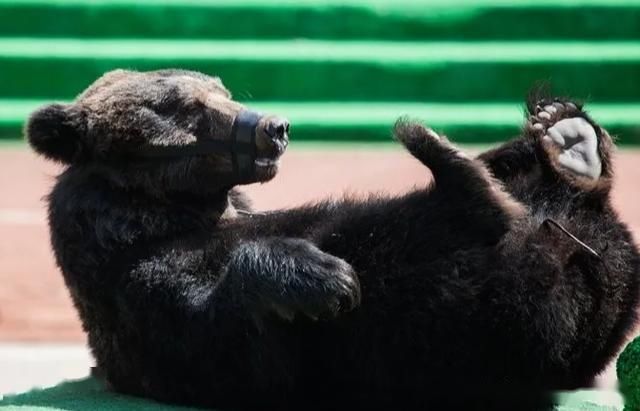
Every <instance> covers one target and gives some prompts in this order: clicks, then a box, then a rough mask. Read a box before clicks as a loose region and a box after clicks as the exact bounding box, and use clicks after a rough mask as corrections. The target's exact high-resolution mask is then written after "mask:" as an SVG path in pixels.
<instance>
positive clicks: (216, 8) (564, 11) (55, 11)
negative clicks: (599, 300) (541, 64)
mask: <svg viewBox="0 0 640 411" xmlns="http://www.w3.org/2000/svg"><path fill="white" fill-rule="evenodd" d="M638 21H640V1H638V0H590V1H579V0H544V1H541V0H482V1H471V0H463V1H459V0H458V1H448V0H427V1H424V0H423V1H417V0H368V1H362V0H285V1H273V0H160V1H156V0H142V1H140V0H115V1H114V0H106V1H103V0H98V1H86V0H36V1H32V0H26V1H24V0H0V36H40V37H74V36H83V37H118V38H122V37H139V38H166V37H173V38H209V39H210V38H218V39H231V38H237V39H240V38H245V39H251V38H259V39H284V38H313V39H388V40H408V39H414V40H417V39H422V40H426V39H429V40H434V39H436V40H468V39H476V40H501V39H591V40H599V39H609V40H612V39H619V40H622V39H627V40H632V39H638V38H639V37H640V24H638Z"/></svg>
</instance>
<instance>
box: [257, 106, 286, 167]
mask: <svg viewBox="0 0 640 411" xmlns="http://www.w3.org/2000/svg"><path fill="white" fill-rule="evenodd" d="M256 137H257V138H256V145H257V146H258V157H263V158H272V159H277V158H278V157H280V156H281V155H282V154H283V153H284V151H285V150H286V148H287V146H288V145H289V121H288V120H287V119H286V118H283V117H278V116H267V117H265V118H264V119H263V120H262V121H261V122H260V124H259V125H258V130H257V136H256Z"/></svg>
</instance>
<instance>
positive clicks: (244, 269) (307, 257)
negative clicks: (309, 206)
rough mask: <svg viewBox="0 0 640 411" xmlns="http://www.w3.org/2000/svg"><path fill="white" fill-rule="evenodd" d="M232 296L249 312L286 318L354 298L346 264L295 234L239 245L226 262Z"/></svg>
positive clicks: (356, 289) (317, 314) (344, 306)
mask: <svg viewBox="0 0 640 411" xmlns="http://www.w3.org/2000/svg"><path fill="white" fill-rule="evenodd" d="M228 281H230V284H232V285H233V290H234V295H235V296H236V297H237V298H240V299H241V301H244V305H245V306H246V307H247V308H248V309H249V311H250V312H251V314H252V315H253V316H255V317H258V318H261V317H263V316H264V315H265V314H269V313H276V314H278V315H279V316H281V317H282V318H285V319H287V320H291V319H293V318H294V317H296V316H297V315H299V314H302V315H304V316H307V317H309V318H312V319H318V318H324V317H330V316H335V315H337V314H338V313H339V312H343V311H349V310H352V309H354V308H355V307H356V306H357V305H358V304H359V303H360V283H359V282H358V277H357V275H356V273H355V272H354V270H353V268H352V267H351V265H349V264H348V263H347V262H346V261H344V260H342V259H341V258H338V257H335V256H332V255H330V254H327V253H325V252H323V251H322V250H320V249H318V248H317V247H316V246H315V245H313V244H312V243H311V242H309V241H307V240H303V239H296V238H271V239H266V240H262V241H257V242H247V243H245V244H243V245H242V246H240V247H239V248H238V249H237V250H236V252H235V253H234V256H233V258H232V260H231V263H230V269H229V278H228Z"/></svg>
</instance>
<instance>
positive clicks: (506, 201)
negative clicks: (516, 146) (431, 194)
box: [395, 121, 526, 224]
mask: <svg viewBox="0 0 640 411" xmlns="http://www.w3.org/2000/svg"><path fill="white" fill-rule="evenodd" d="M395 136H396V138H397V139H398V140H399V141H400V142H401V143H402V144H404V146H405V147H406V148H407V150H409V152H410V153H411V154H412V155H413V156H414V157H415V158H417V159H418V160H420V162H422V164H424V165H426V166H427V167H429V169H430V170H431V173H432V174H433V178H434V180H435V192H437V193H439V194H440V195H444V196H446V197H447V198H448V199H449V201H454V202H460V203H463V204H464V205H465V207H466V208H467V209H468V210H469V213H475V214H477V215H478V216H479V217H487V218H488V219H489V220H488V221H487V222H488V223H489V224H491V223H492V222H495V221H496V219H497V220H501V221H506V222H509V221H511V220H513V219H516V218H519V217H521V216H523V215H525V214H526V209H525V207H524V206H523V205H522V204H520V203H519V202H518V201H516V200H515V199H513V198H512V197H511V196H510V195H509V194H508V193H506V192H505V191H504V190H503V189H502V186H501V185H500V183H499V182H498V181H497V180H495V179H494V178H493V177H492V176H491V174H490V173H489V172H488V170H487V169H486V167H485V165H484V164H483V163H482V162H481V161H479V160H475V159H472V158H470V157H469V156H467V155H466V154H465V153H463V152H462V151H460V150H458V149H457V148H456V147H454V146H453V145H452V144H451V143H449V141H448V140H447V139H446V138H445V137H444V136H440V135H438V134H437V133H436V132H435V131H433V130H431V129H429V128H426V127H424V126H422V125H421V124H417V123H410V122H405V121H399V122H398V123H396V127H395Z"/></svg>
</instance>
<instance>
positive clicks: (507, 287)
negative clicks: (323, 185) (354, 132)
mask: <svg viewBox="0 0 640 411" xmlns="http://www.w3.org/2000/svg"><path fill="white" fill-rule="evenodd" d="M140 87H144V86H143V85H141V86H140ZM123 98H124V97H123ZM81 103H82V100H81V99H80V100H79V102H78V103H77V104H81ZM120 103H121V104H123V105H126V104H127V102H126V101H121V102H120ZM568 114H570V115H574V116H576V115H580V116H585V118H588V117H586V114H584V113H582V112H581V111H579V110H578V109H576V110H575V112H573V113H568ZM47 118H49V117H47ZM49 120H50V119H49ZM51 121H53V120H51ZM51 121H42V122H38V121H36V120H32V123H31V125H30V126H29V128H28V131H29V135H30V138H31V139H33V138H38V137H37V136H38V135H42V134H46V133H47V128H48V127H52V125H51V124H50V122H51ZM111 121H113V122H118V121H120V119H119V118H118V117H117V116H114V117H113V118H112V119H111ZM589 121H591V120H589ZM105 124H106V123H105ZM592 124H594V125H595V123H593V122H592ZM43 126H44V127H45V129H44V130H43V129H41V127H43ZM596 127H597V125H596ZM80 128H81V127H80ZM597 130H598V132H599V135H600V139H601V142H600V152H601V157H602V159H603V164H604V165H603V176H602V177H601V178H600V180H599V181H598V182H596V183H593V184H591V183H589V182H584V181H580V180H577V179H576V178H574V177H572V176H570V175H569V173H566V172H563V171H562V169H561V168H559V167H557V165H556V164H555V162H554V159H553V150H551V149H550V148H549V147H545V146H544V145H543V144H542V143H541V142H540V139H539V137H540V136H539V135H538V134H536V131H535V130H534V129H533V128H531V127H530V123H527V126H526V127H525V130H524V135H523V136H522V137H520V138H517V139H515V140H513V141H511V142H508V143H506V144H504V145H502V146H501V147H499V148H497V149H494V150H491V151H489V152H486V153H483V154H482V155H480V157H479V161H478V160H473V159H469V158H465V157H462V156H461V155H460V153H459V152H458V151H457V150H455V149H454V148H453V147H451V146H450V145H448V143H446V141H444V140H442V141H438V140H437V138H436V137H435V136H434V135H433V134H432V133H431V132H430V131H428V130H426V129H424V128H423V127H421V126H419V125H414V124H411V123H399V124H398V126H397V127H396V135H397V138H398V139H399V140H400V141H401V142H402V143H403V144H404V145H405V146H406V147H407V149H408V150H409V151H410V152H411V153H412V154H413V155H414V157H416V158H417V159H418V160H419V161H421V162H422V163H424V164H425V165H426V166H428V167H429V168H430V169H431V171H432V173H433V175H434V181H435V183H434V184H433V185H432V186H431V187H429V188H427V189H417V190H415V191H413V192H411V193H409V194H407V195H404V196H401V197H395V198H386V197H378V196H375V197H371V198H369V199H367V200H349V199H345V200H342V201H331V202H323V203H318V204H313V205H308V206H304V207H300V208H296V209H290V210H283V211H281V212H276V213H269V214H266V215H261V214H244V213H242V214H241V215H239V216H237V217H232V218H225V217H220V216H221V215H224V213H225V210H227V212H229V210H233V209H234V204H235V206H236V207H235V208H242V209H247V207H246V205H244V204H243V205H240V203H241V201H242V200H241V197H239V196H238V195H237V194H234V192H233V191H229V189H231V187H232V186H233V185H234V184H228V186H227V187H226V188H224V189H221V188H220V187H221V184H217V182H216V181H212V182H211V184H212V186H214V187H216V189H215V190H214V189H206V187H204V186H203V185H204V184H205V182H204V181H203V179H202V176H201V175H200V174H198V173H199V172H200V171H201V170H202V169H201V168H200V167H198V166H194V167H192V168H189V167H187V168H184V166H182V167H183V168H180V166H178V165H174V166H173V168H171V169H170V170H172V172H174V173H176V172H178V170H182V174H180V175H179V176H173V177H175V178H176V179H178V178H179V179H181V180H189V181H188V182H187V183H186V184H182V185H166V186H165V188H164V189H162V187H161V186H159V183H158V181H157V180H154V179H153V178H152V177H153V176H158V175H162V176H166V170H165V169H166V167H168V166H167V165H165V164H162V163H160V164H153V165H148V167H150V168H152V169H153V170H154V171H153V172H147V171H139V170H138V169H137V168H135V167H134V166H133V165H128V166H127V167H126V168H125V169H119V168H118V167H116V166H110V165H109V163H105V162H104V161H96V162H92V161H88V162H83V163H81V164H74V165H71V166H69V167H68V168H67V170H66V171H65V172H64V173H63V174H62V175H61V176H60V177H59V179H58V182H57V184H56V186H55V188H54V190H53V192H52V193H51V195H50V225H51V234H52V242H53V247H54V250H55V254H56V258H57V260H58V263H59V265H60V267H61V269H62V272H63V274H64V276H65V280H66V282H67V285H68V287H69V289H70V291H71V294H72V297H73V299H74V302H75V304H76V306H77V308H78V310H79V313H80V316H81V318H82V320H83V324H84V327H85V330H86V331H87V333H88V336H89V345H90V346H91V348H92V350H93V353H94V354H95V356H96V360H97V364H98V366H99V367H100V368H101V369H102V371H103V372H104V373H105V375H106V378H107V380H108V381H109V383H110V384H111V385H112V386H113V387H114V388H115V389H116V390H118V391H121V392H125V393H130V394H135V395H141V396H146V397H151V398H154V399H157V400H161V401H168V402H177V403H184V404H197V405H204V406H215V407H223V408H225V407H226V408H248V407H251V406H258V407H264V409H270V406H274V405H278V406H280V407H282V408H286V407H287V406H292V407H296V406H302V407H305V408H309V407H312V406H314V405H315V406H322V405H328V406H329V407H330V408H339V407H343V408H347V407H350V408H355V407H360V406H362V407H365V406H366V407H369V408H383V407H394V408H395V407H397V406H399V405H406V406H407V407H409V406H412V407H428V406H431V408H430V409H440V408H438V407H439V406H441V405H443V404H447V405H448V406H450V407H454V408H455V407H459V408H461V409H497V408H498V407H499V405H498V404H496V403H495V402H494V401H497V399H501V400H505V399H515V400H516V402H517V403H518V404H519V409H522V408H524V407H525V406H527V405H531V406H533V403H530V402H529V401H531V400H532V398H533V396H534V395H535V394H537V393H538V389H547V388H550V389H560V388H575V387H580V386H584V385H587V384H589V383H590V382H591V380H592V379H593V377H594V376H595V375H596V374H597V373H598V372H599V371H601V370H602V369H603V367H604V366H605V365H606V364H607V362H608V361H610V360H611V359H612V357H613V356H614V354H615V353H616V351H617V350H618V349H619V347H620V344H621V343H622V342H623V340H624V338H625V335H626V334H627V333H628V332H629V330H630V329H631V327H632V324H633V322H634V319H635V316H634V310H635V308H636V306H637V302H638V273H639V263H640V262H639V257H638V253H637V251H636V248H635V246H634V245H633V240H632V238H631V235H630V233H629V231H628V230H627V228H626V227H625V225H624V224H622V223H621V222H620V221H619V219H618V217H617V215H616V213H615V211H614V210H613V209H612V207H611V204H610V200H609V190H610V180H611V166H610V158H609V152H610V150H611V142H610V139H609V137H608V135H607V134H606V132H604V130H602V129H600V128H599V127H598V128H597ZM156 137H157V138H159V139H162V136H161V135H159V136H156ZM93 138H95V139H98V138H100V136H93ZM112 138H118V137H117V136H115V137H112ZM84 143H85V144H87V142H86V141H84ZM34 146H35V148H36V149H37V150H39V151H40V152H43V153H44V154H45V155H48V156H50V157H52V158H59V157H60V155H59V154H57V153H58V152H57V151H56V150H57V149H56V148H54V147H45V146H43V145H40V144H38V143H34ZM116 154H117V153H116ZM107 158H108V156H107ZM181 161H183V162H188V161H192V162H195V161H198V160H195V159H192V160H186V159H185V160H181ZM201 161H204V160H201ZM158 168H159V169H158ZM487 169H488V170H489V172H491V173H492V174H493V175H494V176H495V177H496V178H497V179H499V182H497V181H494V180H493V178H492V177H491V176H490V174H489V172H488V171H487ZM163 170H164V171H163ZM185 170H188V171H185ZM127 173H128V174H127ZM123 176H124V177H123ZM169 177H171V176H169ZM169 177H167V178H169ZM426 178H427V173H426V170H425V179H426ZM169 180H170V181H173V180H171V178H169ZM500 183H501V184H500ZM199 187H202V188H203V189H202V190H199V189H198V188H199ZM502 187H504V189H503V188H502ZM229 196H231V198H232V201H231V205H229V201H228V198H229ZM547 218H553V219H555V220H556V221H558V222H559V223H560V224H562V225H563V226H564V227H565V228H566V229H568V230H569V231H570V232H571V233H573V234H574V235H575V236H577V237H578V238H580V239H582V240H583V241H585V242H587V243H588V245H589V246H591V247H592V248H594V249H595V250H597V251H598V253H599V254H600V256H601V259H598V258H596V257H594V256H592V255H591V254H589V253H588V252H587V251H585V249H584V248H582V247H580V246H579V245H578V244H577V243H576V242H574V241H573V240H571V239H570V238H568V237H567V236H566V235H564V234H563V233H562V232H561V231H560V230H558V229H556V228H554V227H553V226H550V225H548V224H544V223H543V222H544V220H545V219H547ZM316 318H318V319H317V320H316ZM291 319H293V320H291ZM435 404H438V405H435ZM502 405H503V404H502ZM512 409H516V408H512Z"/></svg>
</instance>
